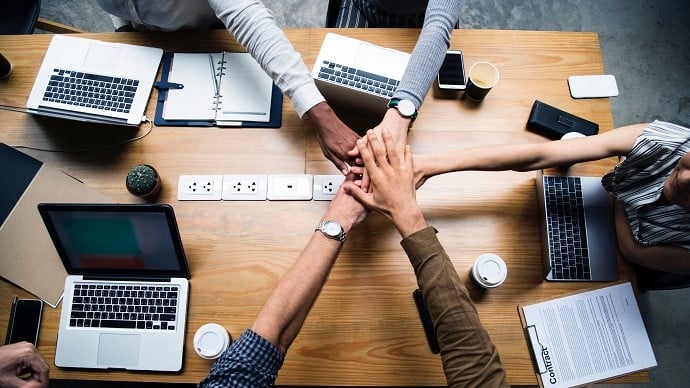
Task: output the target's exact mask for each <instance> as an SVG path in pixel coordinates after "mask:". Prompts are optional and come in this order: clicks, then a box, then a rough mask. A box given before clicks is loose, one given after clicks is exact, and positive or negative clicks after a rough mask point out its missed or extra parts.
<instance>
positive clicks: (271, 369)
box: [199, 329, 285, 388]
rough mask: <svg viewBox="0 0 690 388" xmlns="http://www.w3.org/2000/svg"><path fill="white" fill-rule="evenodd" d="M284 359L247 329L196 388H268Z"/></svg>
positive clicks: (276, 349)
mask: <svg viewBox="0 0 690 388" xmlns="http://www.w3.org/2000/svg"><path fill="white" fill-rule="evenodd" d="M284 359H285V355H283V354H282V353H281V352H280V351H279V350H278V348H277V347H275V346H274V345H273V344H271V343H270V342H268V341H266V340H265V339H264V338H262V337H261V336H260V335H258V334H256V333H255V332H253V331H252V330H250V329H247V330H246V331H245V332H244V333H243V334H242V335H241V336H240V338H239V339H238V340H237V341H235V342H233V343H232V345H231V346H230V347H229V348H228V349H227V350H226V351H225V352H224V353H223V355H221V356H220V358H219V359H218V360H217V361H216V363H215V364H214V365H213V368H211V372H210V373H209V374H208V376H206V378H205V379H204V380H202V381H201V383H199V387H200V388H206V387H208V388H214V387H238V388H243V387H270V386H272V385H273V383H274V382H275V379H276V377H277V376H278V370H280V367H281V366H282V365H283V360H284Z"/></svg>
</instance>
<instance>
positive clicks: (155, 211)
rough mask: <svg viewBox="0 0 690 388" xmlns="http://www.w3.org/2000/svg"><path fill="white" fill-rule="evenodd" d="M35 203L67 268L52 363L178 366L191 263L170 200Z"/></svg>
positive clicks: (166, 368)
mask: <svg viewBox="0 0 690 388" xmlns="http://www.w3.org/2000/svg"><path fill="white" fill-rule="evenodd" d="M38 210H39V212H40V214H41V217H42V219H43V221H44V223H45V226H46V228H47V230H48V233H49V234H50V237H51V238H52V240H53V243H54V244H55V248H56V249H57V252H58V254H59V255H60V258H61V259H62V262H63V264H64V265H65V268H66V270H67V273H68V276H67V279H66V280H65V292H64V296H63V302H62V313H61V315H60V326H59V328H58V338H57V347H56V350H55V365H57V366H59V367H70V368H98V369H109V368H116V369H130V370H146V371H169V372H176V371H180V370H181V369H182V356H183V350H184V335H185V329H186V322H187V301H188V295H189V283H188V280H187V279H188V278H189V269H188V267H187V261H186V258H185V254H184V250H183V248H182V242H181V240H180V235H179V232H178V229H177V223H176V221H175V215H174V213H173V209H172V207H170V206H169V205H125V204H112V205H111V204H108V205H106V204H95V205H94V204H39V205H38Z"/></svg>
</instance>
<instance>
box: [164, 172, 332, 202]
mask: <svg viewBox="0 0 690 388" xmlns="http://www.w3.org/2000/svg"><path fill="white" fill-rule="evenodd" d="M344 179H345V177H344V176H342V175H311V174H287V175H180V178H179V180H178V184H177V199H179V200H180V201H220V200H223V201H265V200H267V199H268V200H271V201H310V200H312V198H313V199H314V200H315V201H330V200H331V199H333V198H334V197H335V194H336V193H337V192H338V188H339V187H340V185H341V184H342V182H343V180H344Z"/></svg>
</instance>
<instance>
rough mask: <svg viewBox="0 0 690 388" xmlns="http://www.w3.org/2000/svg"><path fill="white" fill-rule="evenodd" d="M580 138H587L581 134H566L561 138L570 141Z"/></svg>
mask: <svg viewBox="0 0 690 388" xmlns="http://www.w3.org/2000/svg"><path fill="white" fill-rule="evenodd" d="M578 137H585V135H584V134H582V133H580V132H575V131H573V132H566V133H564V134H563V136H561V140H568V139H577V138H578Z"/></svg>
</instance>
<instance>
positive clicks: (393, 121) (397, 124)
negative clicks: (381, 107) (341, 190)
mask: <svg viewBox="0 0 690 388" xmlns="http://www.w3.org/2000/svg"><path fill="white" fill-rule="evenodd" d="M410 122H411V120H410V119H408V118H405V117H402V116H400V113H398V110H397V109H395V108H389V109H388V110H387V111H386V114H385V115H384V116H383V119H382V120H381V122H380V123H379V125H377V126H375V127H374V128H372V129H373V131H374V132H375V133H376V135H377V136H378V137H379V139H382V135H383V129H384V128H387V129H388V130H389V131H390V134H391V136H392V139H393V143H392V145H391V146H392V147H393V148H395V149H397V150H399V151H400V152H401V153H402V152H404V150H405V144H407V130H408V129H409V128H410ZM347 155H348V156H349V157H350V158H354V160H355V163H354V164H351V165H361V164H362V162H361V159H360V158H358V157H359V156H360V152H359V148H358V147H356V146H355V147H354V148H352V149H351V150H350V151H348V153H347ZM353 172H355V173H357V174H359V175H362V179H361V181H360V182H358V184H359V185H360V187H362V189H363V190H364V191H367V190H368V188H369V176H368V174H367V172H366V171H362V170H361V169H357V170H355V171H353Z"/></svg>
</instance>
